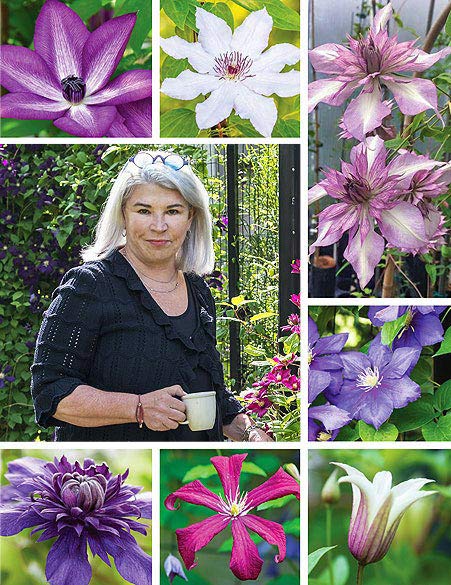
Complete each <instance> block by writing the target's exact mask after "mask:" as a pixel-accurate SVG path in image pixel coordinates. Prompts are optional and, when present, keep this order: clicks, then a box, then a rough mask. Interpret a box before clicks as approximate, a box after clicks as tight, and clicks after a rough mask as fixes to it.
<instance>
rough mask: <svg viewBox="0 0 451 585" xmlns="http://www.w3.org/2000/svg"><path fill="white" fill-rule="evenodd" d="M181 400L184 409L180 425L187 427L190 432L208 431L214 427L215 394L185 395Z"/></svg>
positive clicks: (195, 393)
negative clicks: (183, 416) (183, 419)
mask: <svg viewBox="0 0 451 585" xmlns="http://www.w3.org/2000/svg"><path fill="white" fill-rule="evenodd" d="M182 400H183V403H184V404H185V408H186V411H185V415H186V420H185V421H183V422H182V423H181V424H182V425H188V426H189V428H190V429H191V430H192V431H208V430H209V429H212V428H213V427H214V426H215V420H216V392H194V393H193V394H185V395H184V396H182Z"/></svg>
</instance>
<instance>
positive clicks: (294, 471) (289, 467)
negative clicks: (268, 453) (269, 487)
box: [283, 463, 301, 483]
mask: <svg viewBox="0 0 451 585" xmlns="http://www.w3.org/2000/svg"><path fill="white" fill-rule="evenodd" d="M283 468H284V469H285V471H286V472H287V473H289V474H290V475H291V476H292V477H294V479H295V480H296V481H297V482H298V483H300V482H301V475H300V473H299V469H298V468H297V467H296V465H295V464H294V463H287V464H286V465H284V466H283Z"/></svg>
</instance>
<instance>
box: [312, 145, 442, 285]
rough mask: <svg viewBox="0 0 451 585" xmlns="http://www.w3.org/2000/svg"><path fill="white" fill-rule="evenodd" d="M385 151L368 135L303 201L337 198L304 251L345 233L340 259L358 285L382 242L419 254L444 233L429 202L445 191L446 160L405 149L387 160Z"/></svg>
mask: <svg viewBox="0 0 451 585" xmlns="http://www.w3.org/2000/svg"><path fill="white" fill-rule="evenodd" d="M387 155H388V151H387V149H386V147H385V145H384V142H383V140H382V139H381V138H379V137H378V136H371V137H369V138H367V139H366V141H365V142H362V143H360V144H358V145H357V146H354V148H352V149H351V154H350V162H349V163H346V162H342V165H341V172H340V171H337V170H334V169H328V170H327V171H326V172H325V175H326V178H325V179H324V180H322V181H320V182H319V183H318V184H317V185H315V186H314V187H312V188H311V189H310V190H309V203H313V202H314V201H317V200H319V199H320V198H322V197H324V196H325V195H329V196H330V197H333V198H334V199H336V200H337V203H334V204H333V205H329V206H328V207H326V208H325V209H324V210H323V211H321V213H320V214H319V215H318V220H319V224H318V237H317V239H316V241H315V242H313V244H312V246H311V249H310V251H311V252H313V251H314V249H315V248H316V247H318V246H329V245H330V244H334V243H335V242H338V241H339V240H340V238H341V237H342V236H343V234H345V233H346V232H348V233H349V243H348V246H347V248H346V250H345V252H344V257H345V258H346V259H347V260H348V261H349V262H350V264H351V265H352V267H353V268H354V270H355V271H356V273H357V276H358V278H359V281H360V286H361V287H362V288H364V287H365V286H366V285H367V284H368V282H369V281H370V280H371V277H372V276H373V274H374V269H375V267H376V266H377V264H378V262H379V261H380V259H381V257H382V254H383V252H384V249H385V240H386V241H387V244H388V246H390V247H394V248H397V249H399V250H402V251H405V252H408V253H410V254H419V253H424V252H426V251H427V250H428V249H433V248H435V247H436V246H437V245H439V244H441V243H442V241H443V240H442V235H443V233H445V232H446V230H445V228H444V227H443V217H442V215H441V213H440V212H439V211H438V209H437V207H436V206H435V205H434V202H433V200H434V198H435V197H436V196H438V195H439V194H442V193H444V192H446V189H447V185H448V184H449V181H450V179H451V172H450V168H451V167H450V165H449V163H441V162H439V161H436V160H433V159H430V158H428V157H427V156H424V155H418V154H415V153H413V152H407V151H403V152H402V153H401V154H399V155H398V156H396V157H395V158H393V159H392V160H391V161H390V162H388V163H387ZM436 167H437V168H438V170H435V171H434V168H436ZM376 226H377V227H378V228H379V230H380V234H379V233H377V232H376V231H375V227H376Z"/></svg>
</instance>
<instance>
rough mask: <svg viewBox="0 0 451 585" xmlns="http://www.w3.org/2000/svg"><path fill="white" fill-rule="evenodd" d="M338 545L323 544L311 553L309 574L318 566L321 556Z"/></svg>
mask: <svg viewBox="0 0 451 585" xmlns="http://www.w3.org/2000/svg"><path fill="white" fill-rule="evenodd" d="M336 547H337V545H335V546H323V547H322V548H319V549H318V550H315V551H313V552H312V553H310V554H309V556H308V574H309V575H310V573H311V572H312V571H313V569H314V568H315V567H316V565H317V564H318V562H319V561H320V560H321V558H322V557H323V556H324V555H325V554H326V553H328V552H329V551H330V550H332V549H333V548H336Z"/></svg>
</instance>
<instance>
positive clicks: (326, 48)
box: [309, 43, 355, 75]
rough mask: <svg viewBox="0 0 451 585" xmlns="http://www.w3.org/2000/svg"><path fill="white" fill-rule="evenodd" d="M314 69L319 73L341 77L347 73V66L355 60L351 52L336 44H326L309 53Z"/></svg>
mask: <svg viewBox="0 0 451 585" xmlns="http://www.w3.org/2000/svg"><path fill="white" fill-rule="evenodd" d="M309 59H310V63H311V64H312V67H313V68H314V69H315V70H316V71H318V72H319V73H331V74H335V75H340V74H341V73H345V71H346V65H347V63H349V62H350V61H353V60H354V59H355V58H354V56H353V54H352V53H351V51H350V50H349V49H347V48H346V47H343V46H342V45H337V44H336V43H326V44H325V45H320V46H319V47H315V48H314V49H312V50H311V51H309Z"/></svg>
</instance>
